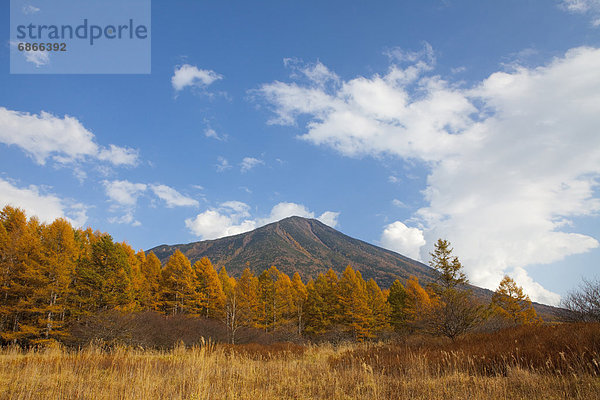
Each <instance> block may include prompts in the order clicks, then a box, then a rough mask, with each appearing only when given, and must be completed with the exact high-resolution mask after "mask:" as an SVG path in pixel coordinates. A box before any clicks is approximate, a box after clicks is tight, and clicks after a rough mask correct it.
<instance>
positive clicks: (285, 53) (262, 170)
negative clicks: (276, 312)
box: [0, 0, 600, 304]
mask: <svg viewBox="0 0 600 400" xmlns="http://www.w3.org/2000/svg"><path fill="white" fill-rule="evenodd" d="M28 3H30V5H31V6H32V7H33V8H32V9H31V10H33V12H36V13H43V12H44V7H49V5H48V3H47V2H46V1H42V0H31V1H30V2H28ZM324 3H325V4H324ZM1 7H2V8H0V13H1V14H2V21H3V23H2V29H3V35H4V37H5V39H6V40H5V45H4V46H3V47H2V48H1V50H0V63H1V64H2V65H4V68H3V72H2V73H1V74H0V88H2V89H1V90H0V206H1V205H5V204H12V205H15V206H19V207H22V208H24V209H26V210H27V212H28V213H30V214H32V215H34V214H35V215H38V216H39V217H40V219H42V220H44V221H50V220H52V219H53V218H56V217H67V218H69V219H70V220H71V221H72V222H73V223H74V224H75V225H82V226H88V225H89V226H92V227H93V228H95V229H99V230H101V231H106V232H109V233H111V234H112V235H113V237H114V238H115V239H116V240H118V241H127V242H128V243H130V244H131V245H132V246H134V247H135V248H142V249H148V248H151V247H154V246H156V245H159V244H163V243H168V244H174V243H186V242H191V241H196V240H202V239H211V238H216V237H220V236H225V235H228V234H234V233H239V232H243V231H245V230H250V229H253V228H256V227H258V226H261V225H263V224H265V223H268V222H271V221H274V220H277V219H280V218H284V217H286V216H289V215H301V216H307V217H314V218H319V219H321V220H322V221H324V222H325V223H327V224H329V225H331V226H334V227H336V228H337V229H339V230H341V231H342V232H344V233H346V234H348V235H350V236H353V237H357V238H360V239H363V240H365V241H367V242H370V243H373V244H377V245H381V246H384V247H387V248H390V249H393V250H396V251H399V252H400V253H402V254H405V255H408V256H410V257H413V258H416V259H420V260H422V261H425V262H426V261H428V260H429V256H428V253H429V251H431V249H432V246H433V243H434V242H435V240H436V239H437V238H438V237H443V238H446V239H448V240H450V241H451V242H452V243H453V245H454V248H455V253H456V255H458V256H459V257H460V259H461V260H462V262H463V264H464V266H465V269H466V271H467V273H468V275H469V277H470V279H471V281H472V282H473V283H475V284H478V285H481V286H484V287H488V288H491V289H494V288H495V287H496V286H497V284H498V283H499V281H500V280H501V278H502V276H503V275H504V274H509V275H511V276H513V277H514V278H515V279H516V281H517V283H519V284H520V285H522V286H523V287H524V288H525V289H526V291H527V292H528V293H529V294H530V295H531V297H532V298H533V299H534V300H537V301H541V302H545V303H550V304H556V303H557V302H558V301H559V299H560V295H564V294H565V293H566V292H567V291H569V290H570V289H572V288H573V287H575V286H576V285H577V284H578V283H579V282H580V280H581V278H582V277H586V278H594V277H596V276H598V266H599V265H600V263H599V261H600V249H599V243H598V240H599V239H600V224H599V223H598V222H599V218H598V212H599V211H600V196H599V191H598V178H599V175H600V131H599V129H600V128H599V127H600V73H599V72H598V71H600V2H598V1H597V0H565V1H554V2H553V1H545V0H543V1H529V0H528V1H523V0H519V1H502V2H482V1H452V0H446V1H403V2H388V1H382V2H364V1H343V2H341V1H328V2H316V1H314V2H313V1H293V2H292V1H289V2H280V1H272V2H231V3H229V2H209V1H169V2H167V1H158V0H154V2H153V4H152V31H151V40H152V65H151V71H152V72H151V74H146V75H144V74H140V75H135V74H129V75H114V74H106V75H101V74H79V75H71V74H64V75H51V74H34V75H28V74H23V75H11V74H9V67H8V66H9V58H10V57H9V56H10V43H9V40H8V38H9V14H10V13H9V5H8V2H5V3H3V4H2V6H1ZM35 10H37V11H35ZM35 60H37V63H38V64H39V66H37V65H38V64H36V63H35ZM35 60H32V61H34V62H33V64H32V65H34V64H35V65H36V68H40V69H43V68H44V67H45V65H44V64H46V65H48V64H51V63H52V58H49V59H48V60H45V59H41V60H40V59H35Z"/></svg>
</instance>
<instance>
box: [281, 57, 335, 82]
mask: <svg viewBox="0 0 600 400" xmlns="http://www.w3.org/2000/svg"><path fill="white" fill-rule="evenodd" d="M283 64H284V65H285V66H286V67H288V68H290V69H291V70H292V74H291V76H292V77H295V78H300V77H302V78H306V79H308V80H309V81H310V82H311V83H313V84H316V85H318V86H321V87H322V86H324V85H325V84H327V83H330V82H331V83H336V82H338V81H339V80H340V78H339V77H338V76H337V75H336V74H335V73H334V72H332V71H331V70H330V69H329V68H327V67H326V66H325V65H324V64H323V63H321V62H320V61H317V62H316V63H314V64H308V63H304V62H302V60H299V59H297V58H284V59H283Z"/></svg>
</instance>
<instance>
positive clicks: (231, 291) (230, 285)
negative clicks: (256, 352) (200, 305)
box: [219, 267, 241, 344]
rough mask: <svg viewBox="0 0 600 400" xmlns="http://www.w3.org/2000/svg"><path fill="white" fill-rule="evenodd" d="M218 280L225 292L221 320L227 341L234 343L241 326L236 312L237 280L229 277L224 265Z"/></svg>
mask: <svg viewBox="0 0 600 400" xmlns="http://www.w3.org/2000/svg"><path fill="white" fill-rule="evenodd" d="M219 281H220V282H221V288H222V289H223V293H224V294H225V314H224V315H223V317H222V318H223V322H224V323H225V326H226V327H227V335H228V336H229V342H230V343H231V344H235V334H236V333H237V331H238V329H239V328H240V327H241V324H240V318H239V312H238V309H239V307H238V299H237V290H236V286H237V282H236V280H235V278H233V277H230V276H229V275H228V274H227V270H226V269H225V267H222V268H221V270H220V271H219Z"/></svg>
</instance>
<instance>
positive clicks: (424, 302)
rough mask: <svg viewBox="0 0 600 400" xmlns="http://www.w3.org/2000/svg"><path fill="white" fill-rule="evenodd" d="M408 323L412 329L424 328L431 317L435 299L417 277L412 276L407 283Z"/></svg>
mask: <svg viewBox="0 0 600 400" xmlns="http://www.w3.org/2000/svg"><path fill="white" fill-rule="evenodd" d="M405 290H406V322H407V324H408V325H409V326H410V327H411V328H412V329H418V328H423V325H424V323H425V322H427V321H428V319H429V318H430V316H431V309H432V307H433V306H434V304H435V299H431V297H430V296H429V293H427V291H426V290H425V289H424V288H423V287H422V286H421V285H420V284H419V279H418V278H417V277H416V276H411V277H409V278H408V280H407V281H406V287H405Z"/></svg>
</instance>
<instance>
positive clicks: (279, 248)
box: [150, 217, 434, 287]
mask: <svg viewBox="0 0 600 400" xmlns="http://www.w3.org/2000/svg"><path fill="white" fill-rule="evenodd" d="M177 249H178V250H180V251H181V252H182V253H183V254H185V255H186V256H187V257H188V258H189V259H190V261H191V262H192V263H194V262H195V261H197V260H199V259H200V258H202V257H208V258H209V259H210V260H211V261H212V263H213V264H214V265H215V266H219V267H220V266H225V267H226V268H227V271H228V272H229V273H230V274H233V275H236V276H237V275H239V274H240V273H241V271H242V270H243V269H244V268H246V266H249V267H250V268H251V269H252V270H253V271H254V272H260V271H262V270H264V269H267V268H269V267H270V266H271V265H275V266H276V267H277V268H278V269H279V270H280V271H282V272H285V273H286V274H288V275H290V276H291V275H292V274H293V273H294V272H296V271H298V272H300V274H301V275H302V277H303V278H305V277H306V278H308V277H315V276H316V275H317V274H318V273H319V272H326V271H327V270H328V269H329V268H332V269H333V270H334V271H336V272H337V273H338V274H339V273H342V272H343V271H344V269H345V268H346V266H347V265H348V264H350V265H352V267H353V268H355V269H358V270H359V271H360V272H361V273H362V274H363V277H364V278H365V279H367V280H368V279H370V278H373V279H375V280H376V281H377V283H378V284H379V285H382V286H383V287H388V286H389V285H391V283H392V282H393V281H394V280H395V279H398V278H400V279H406V278H408V277H409V276H410V275H415V276H417V277H418V278H419V279H420V280H421V281H423V282H424V283H427V282H430V281H431V280H432V279H433V278H434V271H433V270H432V269H431V268H429V267H428V266H426V265H424V264H422V263H419V262H417V261H414V260H411V259H410V258H407V257H404V256H402V255H400V254H398V253H394V252H393V251H389V250H385V249H382V248H380V247H377V246H373V245H371V244H369V243H366V242H363V241H361V240H358V239H354V238H351V237H350V236H347V235H344V234H343V233H341V232H338V231H336V230H335V229H333V228H331V227H329V226H327V225H325V224H323V223H321V222H319V221H317V220H315V219H306V218H301V217H290V218H286V219H283V220H281V221H278V222H274V223H272V224H269V225H265V226H263V227H260V228H258V229H255V230H253V231H251V232H246V233H242V234H239V235H235V236H229V237H225V238H221V239H216V240H206V241H202V242H195V243H189V244H179V245H174V246H168V245H162V246H158V247H155V248H154V249H151V250H150V251H153V252H154V254H156V256H157V257H158V258H159V259H160V260H161V262H163V263H164V262H166V260H167V259H168V258H169V257H170V256H171V254H173V252H175V250H177Z"/></svg>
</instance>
